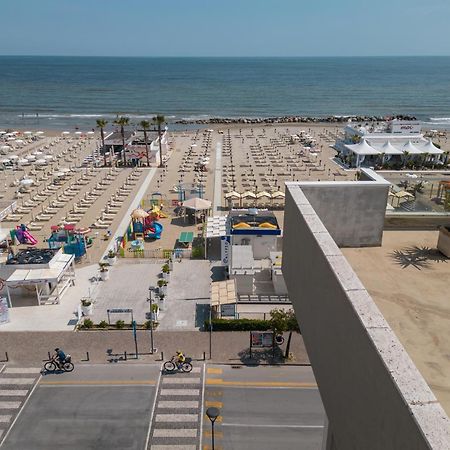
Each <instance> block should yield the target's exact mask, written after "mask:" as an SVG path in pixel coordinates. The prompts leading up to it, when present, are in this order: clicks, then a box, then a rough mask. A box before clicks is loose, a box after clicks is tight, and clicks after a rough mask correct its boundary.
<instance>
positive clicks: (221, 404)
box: [205, 401, 223, 408]
mask: <svg viewBox="0 0 450 450" xmlns="http://www.w3.org/2000/svg"><path fill="white" fill-rule="evenodd" d="M205 406H206V407H207V408H209V407H210V406H214V407H215V408H223V403H222V402H210V401H206V402H205Z"/></svg>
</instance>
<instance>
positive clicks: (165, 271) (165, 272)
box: [161, 264, 170, 279]
mask: <svg viewBox="0 0 450 450" xmlns="http://www.w3.org/2000/svg"><path fill="white" fill-rule="evenodd" d="M161 272H162V275H163V278H164V279H168V278H169V274H170V267H169V264H164V265H163V266H162V269H161Z"/></svg>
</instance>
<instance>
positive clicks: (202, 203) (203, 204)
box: [183, 197, 211, 211]
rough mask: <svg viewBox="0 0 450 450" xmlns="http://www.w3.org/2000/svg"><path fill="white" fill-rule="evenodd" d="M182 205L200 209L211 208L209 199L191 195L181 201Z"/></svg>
mask: <svg viewBox="0 0 450 450" xmlns="http://www.w3.org/2000/svg"><path fill="white" fill-rule="evenodd" d="M183 207H185V208H188V209H194V210H195V211H200V210H202V209H209V208H211V202H210V201H209V200H205V199H204V198H199V197H193V198H190V199H189V200H186V201H185V202H183Z"/></svg>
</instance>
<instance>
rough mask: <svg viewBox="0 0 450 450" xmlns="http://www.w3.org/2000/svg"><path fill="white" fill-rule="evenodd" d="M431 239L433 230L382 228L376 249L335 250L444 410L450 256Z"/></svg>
mask: <svg viewBox="0 0 450 450" xmlns="http://www.w3.org/2000/svg"><path fill="white" fill-rule="evenodd" d="M437 239H438V232H437V231H385V232H384V233H383V244H382V246H381V247H365V248H343V249H341V250H342V253H343V254H344V256H345V257H346V258H347V260H348V261H349V263H350V264H351V266H352V267H353V269H354V270H355V272H356V274H357V275H358V277H359V278H360V279H361V281H362V282H363V284H364V286H365V287H366V289H367V290H368V292H369V294H370V295H371V296H372V298H373V300H374V301H375V303H376V304H377V306H378V308H379V309H380V310H381V312H382V314H383V316H384V317H385V318H386V320H387V321H388V323H389V325H390V326H391V327H392V329H393V330H394V332H395V334H396V335H397V337H398V338H399V340H400V342H401V343H402V344H403V346H404V347H405V349H406V350H407V352H408V354H409V355H410V356H411V358H412V359H413V361H414V363H415V364H416V366H417V368H418V369H419V371H420V372H421V373H422V375H423V377H424V378H425V380H426V381H427V383H428V385H429V386H430V388H431V389H432V391H433V393H434V394H435V395H436V397H437V398H438V400H439V401H440V403H441V404H442V406H443V408H444V409H445V410H446V412H447V414H450V377H449V374H450V355H449V348H450V332H449V330H450V302H449V298H450V296H449V279H450V278H449V275H450V260H448V259H447V258H446V257H444V256H443V255H441V254H440V253H439V251H438V250H437V249H436V243H437Z"/></svg>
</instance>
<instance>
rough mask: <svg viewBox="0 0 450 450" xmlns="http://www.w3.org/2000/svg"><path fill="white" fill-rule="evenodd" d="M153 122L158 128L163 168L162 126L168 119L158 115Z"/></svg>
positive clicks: (160, 157)
mask: <svg viewBox="0 0 450 450" xmlns="http://www.w3.org/2000/svg"><path fill="white" fill-rule="evenodd" d="M152 120H153V122H154V123H155V124H156V125H157V127H158V141H159V167H162V166H163V159H162V143H161V125H162V124H163V123H164V122H165V121H166V118H165V117H164V116H162V115H161V114H158V115H156V116H155V117H153V119H152Z"/></svg>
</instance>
